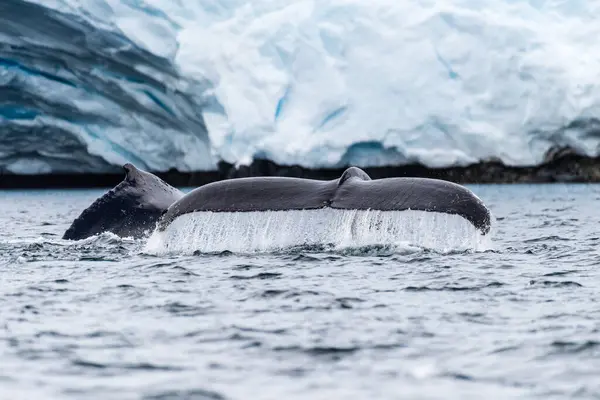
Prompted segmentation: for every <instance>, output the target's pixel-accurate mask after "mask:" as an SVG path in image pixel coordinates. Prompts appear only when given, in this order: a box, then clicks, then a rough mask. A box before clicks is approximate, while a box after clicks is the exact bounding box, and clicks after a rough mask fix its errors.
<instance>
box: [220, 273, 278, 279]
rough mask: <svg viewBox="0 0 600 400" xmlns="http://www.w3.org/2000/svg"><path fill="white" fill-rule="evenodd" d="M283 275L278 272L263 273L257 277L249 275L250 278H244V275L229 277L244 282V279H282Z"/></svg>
mask: <svg viewBox="0 0 600 400" xmlns="http://www.w3.org/2000/svg"><path fill="white" fill-rule="evenodd" d="M281 275H283V274H280V273H278V272H261V273H260V274H256V275H248V276H244V275H232V276H230V277H229V279H240V280H244V279H278V278H280V277H281Z"/></svg>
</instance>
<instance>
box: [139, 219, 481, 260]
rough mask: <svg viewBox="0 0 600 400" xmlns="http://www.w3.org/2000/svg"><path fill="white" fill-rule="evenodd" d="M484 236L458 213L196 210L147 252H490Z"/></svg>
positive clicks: (152, 241) (157, 234) (154, 239)
mask: <svg viewBox="0 0 600 400" xmlns="http://www.w3.org/2000/svg"><path fill="white" fill-rule="evenodd" d="M490 236H491V235H490V234H488V235H485V236H484V235H482V234H481V233H480V232H479V231H478V230H477V229H476V228H475V227H474V226H473V225H472V224H471V223H469V222H468V221H467V220H466V219H464V218H463V217H461V216H458V215H451V214H444V213H437V212H424V211H413V210H407V211H376V210H339V209H331V208H325V209H318V210H289V211H257V212H204V211H203V212H195V213H190V214H184V215H182V216H179V217H177V218H176V219H175V220H174V221H173V222H172V223H171V224H170V225H169V226H168V227H167V228H166V230H165V231H158V230H155V231H154V232H153V234H152V235H151V236H150V238H149V239H148V241H147V243H146V245H145V248H144V252H146V253H148V254H157V255H159V254H169V253H180V254H191V253H194V252H196V251H199V252H202V253H208V252H221V251H231V252H236V253H252V252H272V251H281V250H285V249H286V248H293V247H297V246H313V245H317V246H319V245H326V246H332V247H333V248H334V249H344V248H353V247H363V246H370V245H392V246H399V247H401V248H406V246H416V247H418V248H425V249H429V250H433V251H438V252H454V251H469V250H471V251H485V250H488V249H490V248H491V246H492V243H491V238H490Z"/></svg>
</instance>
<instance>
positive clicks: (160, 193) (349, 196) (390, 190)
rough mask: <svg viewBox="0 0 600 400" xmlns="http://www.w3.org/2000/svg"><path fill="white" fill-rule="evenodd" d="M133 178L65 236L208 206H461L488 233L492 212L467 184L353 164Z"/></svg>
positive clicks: (133, 172)
mask: <svg viewBox="0 0 600 400" xmlns="http://www.w3.org/2000/svg"><path fill="white" fill-rule="evenodd" d="M123 168H124V169H125V172H126V176H125V179H124V180H123V181H122V182H121V183H119V184H118V185H117V186H115V187H114V188H113V189H111V190H110V191H109V192H107V193H106V194H105V195H103V196H102V197H100V198H99V199H97V200H96V201H95V202H94V203H93V204H92V205H91V206H89V207H88V208H87V209H86V210H85V211H83V212H82V213H81V215H80V216H79V217H78V218H77V219H76V220H75V221H73V224H72V225H71V227H70V228H69V229H68V230H67V231H66V232H65V234H64V236H63V238H64V239H83V238H85V237H88V236H92V235H94V234H98V233H102V232H105V231H109V232H113V233H114V234H116V235H119V236H123V237H125V236H133V237H136V238H139V237H143V236H146V235H149V234H150V233H152V232H151V231H152V230H153V229H154V228H155V227H157V228H158V229H159V230H160V231H164V230H165V229H166V228H167V227H168V226H169V224H170V223H171V222H173V221H174V220H175V219H176V218H177V217H179V216H181V215H184V214H189V213H193V212H200V211H212V212H251V211H287V210H315V209H322V208H326V207H329V208H334V209H345V210H380V211H403V210H415V211H428V212H438V213H446V214H456V215H459V216H461V217H463V218H464V219H466V220H467V221H469V222H470V223H471V224H472V225H473V226H475V227H476V228H477V229H478V230H479V231H480V232H481V233H482V234H484V235H485V234H487V233H488V232H489V231H490V225H491V215H490V212H489V210H488V209H487V207H486V206H485V205H484V204H483V202H482V201H481V200H480V199H479V198H478V197H477V196H475V194H474V193H473V192H471V191H470V190H469V189H467V188H466V187H464V186H461V185H458V184H455V183H452V182H448V181H443V180H438V179H427V178H385V179H375V180H372V179H371V178H370V177H369V175H367V173H366V172H364V171H363V170H362V169H360V168H356V167H350V168H348V169H347V170H346V171H344V173H343V174H342V175H341V177H340V178H339V179H335V180H330V181H321V180H312V179H304V178H288V177H254V178H237V179H229V180H224V181H218V182H213V183H209V184H206V185H204V186H201V187H199V188H196V189H194V190H192V191H191V192H189V193H187V194H186V195H184V194H183V193H182V192H181V191H179V190H177V189H175V188H173V187H171V186H169V185H168V184H167V183H165V182H164V181H163V180H162V179H160V178H158V177H156V176H154V175H153V174H151V173H148V172H145V171H141V170H139V169H137V168H136V167H135V166H133V165H132V164H125V165H124V166H123Z"/></svg>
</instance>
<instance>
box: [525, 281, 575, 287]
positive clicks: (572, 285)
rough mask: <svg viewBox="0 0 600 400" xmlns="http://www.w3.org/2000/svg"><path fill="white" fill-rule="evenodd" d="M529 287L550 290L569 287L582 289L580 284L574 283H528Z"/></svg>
mask: <svg viewBox="0 0 600 400" xmlns="http://www.w3.org/2000/svg"><path fill="white" fill-rule="evenodd" d="M529 285H530V286H538V287H540V286H541V287H551V288H570V287H583V285H582V284H581V283H578V282H575V281H536V280H531V281H529Z"/></svg>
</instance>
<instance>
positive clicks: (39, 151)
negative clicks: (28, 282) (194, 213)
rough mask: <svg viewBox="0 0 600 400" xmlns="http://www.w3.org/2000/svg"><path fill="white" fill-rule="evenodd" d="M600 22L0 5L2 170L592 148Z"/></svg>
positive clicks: (459, 5) (71, 1)
mask: <svg viewBox="0 0 600 400" xmlns="http://www.w3.org/2000/svg"><path fill="white" fill-rule="evenodd" d="M599 18H600V3H598V4H596V2H585V1H578V0H576V1H570V2H565V1H559V0H528V1H527V0H500V1H496V2H490V3H489V4H488V3H482V2H480V1H475V0H448V1H446V2H436V1H433V0H408V1H405V2H398V1H395V0H378V1H376V2H364V1H362V2H361V1H357V0H297V1H294V2H290V1H288V0H256V1H253V2H248V1H242V0H189V1H186V2H183V1H173V0H145V1H143V2H141V1H134V0H35V1H34V0H31V1H25V0H3V2H2V3H1V4H0V85H2V87H3V92H4V93H5V95H3V96H2V98H0V101H1V103H0V169H2V168H3V169H5V170H8V171H11V172H16V173H31V172H32V173H35V172H52V171H63V170H65V171H83V172H85V171H91V172H98V171H104V170H107V171H108V170H113V169H114V168H116V166H118V165H120V164H123V163H125V162H133V163H136V165H139V166H140V167H141V168H144V169H148V170H153V171H164V170H167V169H171V168H174V169H177V170H179V171H199V170H211V169H216V168H217V163H218V162H219V161H225V162H227V163H230V164H235V165H247V164H249V163H250V162H252V160H254V159H267V160H270V161H272V162H275V163H277V164H279V165H300V166H302V167H306V168H328V167H342V166H346V165H357V166H360V167H371V166H387V165H403V164H422V165H425V166H428V167H432V168H434V167H441V168H444V167H454V166H467V165H469V164H473V163H477V162H481V161H488V160H499V161H500V162H502V163H503V164H504V165H506V166H534V165H539V164H540V163H543V162H544V161H545V160H546V158H547V157H548V154H549V153H551V152H552V151H554V150H555V149H557V148H559V149H560V148H569V149H571V150H572V151H574V152H575V153H577V154H580V155H583V156H588V157H596V156H598V155H599V149H600V129H599V128H600V79H599V78H600V76H599V75H600V72H599V71H600V54H597V52H595V51H594V49H595V48H596V47H597V46H596V45H597V44H600V43H599V42H600V39H599V38H600V25H598V24H597V23H596V21H598V19H599Z"/></svg>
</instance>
